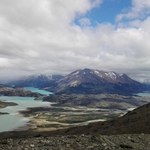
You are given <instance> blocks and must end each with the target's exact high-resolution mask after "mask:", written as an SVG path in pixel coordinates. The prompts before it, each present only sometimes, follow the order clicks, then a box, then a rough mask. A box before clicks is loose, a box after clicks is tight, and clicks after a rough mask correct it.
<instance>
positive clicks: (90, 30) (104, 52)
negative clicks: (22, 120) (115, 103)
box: [0, 0, 150, 78]
mask: <svg viewBox="0 0 150 150" xmlns="http://www.w3.org/2000/svg"><path fill="white" fill-rule="evenodd" d="M133 2H134V0H133ZM101 3H102V1H101V0H75V1H70V0H50V1H49V0H11V1H10V0H3V1H0V68H1V70H0V77H1V78H4V77H9V78H10V77H11V78H13V77H18V76H22V75H27V74H36V73H47V74H50V73H61V74H66V73H69V72H70V71H73V70H75V69H79V68H85V67H88V68H97V69H102V70H114V71H118V72H125V73H129V74H130V75H131V76H133V77H137V78H144V77H146V78H147V76H148V74H149V75H150V68H149V66H150V61H149V60H150V44H149V39H150V33H149V32H150V18H149V17H147V18H146V19H145V20H144V21H140V20H139V21H138V22H136V23H135V22H134V23H133V22H130V26H128V27H124V26H118V25H112V24H109V23H107V24H102V23H101V24H98V25H97V26H96V27H92V26H91V24H90V20H89V19H87V18H84V15H85V14H86V13H87V12H88V11H90V10H91V9H92V8H94V7H96V6H97V5H98V4H101ZM133 9H134V6H133ZM127 14H128V12H127ZM76 18H79V20H80V24H81V25H77V24H75V23H74V20H75V19H76Z"/></svg>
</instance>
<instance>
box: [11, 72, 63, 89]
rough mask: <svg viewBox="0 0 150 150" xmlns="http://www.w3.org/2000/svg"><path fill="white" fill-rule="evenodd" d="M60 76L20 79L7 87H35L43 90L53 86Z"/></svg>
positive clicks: (33, 76)
mask: <svg viewBox="0 0 150 150" xmlns="http://www.w3.org/2000/svg"><path fill="white" fill-rule="evenodd" d="M62 77H63V76H61V75H32V76H29V77H25V78H22V79H20V80H16V81H12V82H10V83H9V85H12V86H15V87H36V88H45V87H49V86H54V85H55V82H56V81H57V80H59V79H61V78H62Z"/></svg>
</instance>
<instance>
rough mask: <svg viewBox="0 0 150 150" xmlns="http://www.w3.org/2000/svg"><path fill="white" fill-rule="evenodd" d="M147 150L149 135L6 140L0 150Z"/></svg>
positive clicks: (43, 137)
mask: <svg viewBox="0 0 150 150" xmlns="http://www.w3.org/2000/svg"><path fill="white" fill-rule="evenodd" d="M84 149H86V150H149V149H150V135H146V134H135V135H111V136H104V135H100V134H97V135H84V134H82V135H67V136H54V137H53V136H41V137H40V136H39V137H30V138H29V137H28V138H14V139H12V138H8V139H1V140H0V150H84Z"/></svg>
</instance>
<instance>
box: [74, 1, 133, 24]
mask: <svg viewBox="0 0 150 150" xmlns="http://www.w3.org/2000/svg"><path fill="white" fill-rule="evenodd" d="M131 6H132V1H131V0H104V1H103V2H102V4H99V5H97V6H96V7H95V8H93V9H92V10H90V11H89V12H87V13H86V15H84V16H82V17H85V18H88V19H89V20H90V21H91V25H92V26H96V25H97V24H99V23H112V24H115V23H116V16H117V15H118V14H120V13H122V12H126V11H128V10H129V9H130V8H131ZM80 19H81V18H78V19H77V20H76V21H75V22H76V23H77V24H78V25H79V20H80Z"/></svg>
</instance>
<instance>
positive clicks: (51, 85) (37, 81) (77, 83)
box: [10, 68, 145, 94]
mask: <svg viewBox="0 0 150 150" xmlns="http://www.w3.org/2000/svg"><path fill="white" fill-rule="evenodd" d="M10 84H11V85H14V86H16V87H25V86H33V87H37V88H45V89H47V90H49V91H51V92H54V93H55V94H63V93H64V94H72V93H75V94H99V93H111V94H116V93H117V94H133V93H138V92H142V91H143V90H145V85H144V84H142V83H140V82H138V81H135V80H133V79H131V78H130V77H129V76H127V75H126V74H118V73H116V72H114V71H101V70H98V69H88V68H85V69H79V70H76V71H73V72H71V73H70V74H68V75H66V76H61V75H50V76H46V75H39V76H30V77H27V78H25V79H22V80H18V81H13V82H11V83H10Z"/></svg>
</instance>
